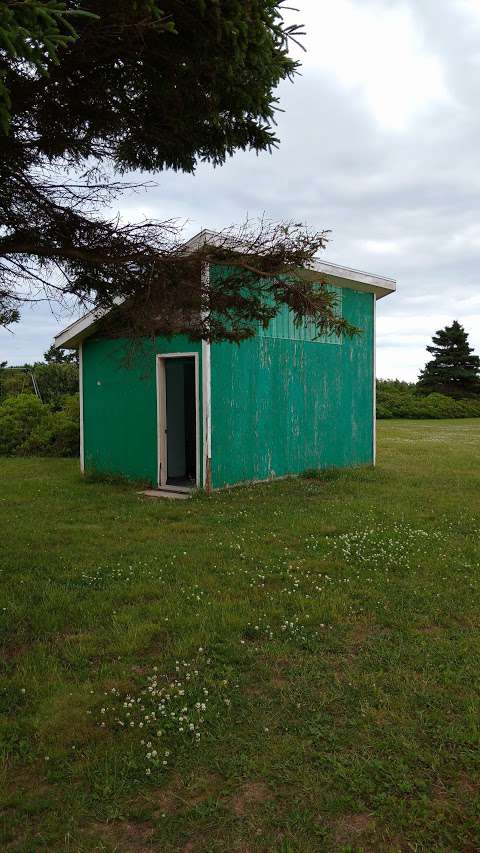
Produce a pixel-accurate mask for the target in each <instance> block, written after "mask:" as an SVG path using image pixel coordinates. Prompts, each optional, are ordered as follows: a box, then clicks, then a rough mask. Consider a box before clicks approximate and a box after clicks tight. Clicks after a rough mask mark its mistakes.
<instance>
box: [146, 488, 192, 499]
mask: <svg viewBox="0 0 480 853" xmlns="http://www.w3.org/2000/svg"><path fill="white" fill-rule="evenodd" d="M138 494H139V495H145V497H146V498H167V500H170V501H186V500H187V499H188V498H189V497H190V493H189V492H174V491H172V490H171V489H147V490H146V491H145V492H138Z"/></svg>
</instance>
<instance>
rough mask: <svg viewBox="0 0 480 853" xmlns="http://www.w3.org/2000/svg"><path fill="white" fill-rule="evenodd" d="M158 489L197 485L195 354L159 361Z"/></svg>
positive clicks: (162, 357) (169, 357)
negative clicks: (160, 487) (159, 487)
mask: <svg viewBox="0 0 480 853" xmlns="http://www.w3.org/2000/svg"><path fill="white" fill-rule="evenodd" d="M158 371H159V477H158V481H159V485H160V486H162V487H163V488H165V487H166V488H171V489H180V490H184V489H191V488H194V487H195V486H196V485H197V484H198V393H197V388H198V383H197V356H196V354H192V355H190V354H179V355H177V354H173V355H168V356H159V357H158Z"/></svg>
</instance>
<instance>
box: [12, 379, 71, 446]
mask: <svg viewBox="0 0 480 853" xmlns="http://www.w3.org/2000/svg"><path fill="white" fill-rule="evenodd" d="M57 405H58V407H55V408H54V407H53V406H52V405H51V404H50V405H49V404H48V403H42V402H41V401H40V400H39V399H38V398H37V397H35V395H34V394H25V393H23V394H18V395H17V396H12V397H6V398H5V399H4V400H3V402H2V403H1V404H0V456H78V452H79V399H78V394H72V395H69V396H64V397H63V398H62V399H61V400H59V401H58V404H57Z"/></svg>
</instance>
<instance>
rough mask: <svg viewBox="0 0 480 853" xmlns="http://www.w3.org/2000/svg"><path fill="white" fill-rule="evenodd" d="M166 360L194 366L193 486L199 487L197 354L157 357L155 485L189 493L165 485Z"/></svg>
mask: <svg viewBox="0 0 480 853" xmlns="http://www.w3.org/2000/svg"><path fill="white" fill-rule="evenodd" d="M167 358H193V359H194V366H195V444H196V453H195V486H196V488H199V487H200V478H201V472H200V401H199V380H198V352H162V353H159V354H158V355H157V359H156V368H157V485H158V488H159V489H170V491H175V492H189V491H190V489H188V488H183V487H182V486H168V485H167V433H166V429H167V394H166V392H167V383H166V380H165V362H166V359H167Z"/></svg>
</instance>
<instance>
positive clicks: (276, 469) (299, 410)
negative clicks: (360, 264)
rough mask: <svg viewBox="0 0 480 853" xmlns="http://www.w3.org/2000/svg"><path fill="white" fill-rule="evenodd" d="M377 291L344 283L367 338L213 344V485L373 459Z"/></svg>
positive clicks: (346, 306)
mask: <svg viewBox="0 0 480 853" xmlns="http://www.w3.org/2000/svg"><path fill="white" fill-rule="evenodd" d="M373 300H374V296H373V294H371V293H363V292H360V291H354V290H349V289H347V288H344V289H343V297H342V301H343V305H342V307H343V314H344V316H345V317H346V318H347V319H349V320H350V321H351V322H352V323H353V324H354V325H356V326H359V327H360V328H361V329H362V330H363V332H362V334H361V335H359V336H357V337H355V338H353V339H351V340H350V339H348V338H346V337H343V338H342V341H341V343H340V344H338V345H336V346H332V345H331V344H329V343H326V342H319V341H316V342H314V341H300V340H289V339H286V338H281V337H277V338H267V337H263V336H258V337H256V338H253V339H250V340H248V341H245V342H243V343H242V344H240V345H239V346H238V345H236V344H230V343H221V344H214V345H212V352H211V363H212V461H211V467H212V483H213V486H214V487H221V486H225V485H229V484H233V483H238V482H242V481H248V480H263V479H267V478H268V477H274V476H277V477H278V476H284V475H286V474H295V473H300V472H301V471H304V470H306V469H308V468H320V467H330V466H346V465H360V464H368V463H372V462H373V316H374V301H373Z"/></svg>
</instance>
